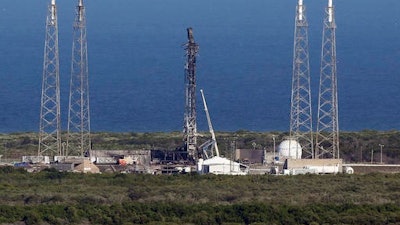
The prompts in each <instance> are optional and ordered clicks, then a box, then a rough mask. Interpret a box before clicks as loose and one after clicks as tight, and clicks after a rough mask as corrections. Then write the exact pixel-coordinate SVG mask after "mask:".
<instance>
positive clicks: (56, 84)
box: [38, 0, 61, 156]
mask: <svg viewBox="0 0 400 225" xmlns="http://www.w3.org/2000/svg"><path fill="white" fill-rule="evenodd" d="M57 154H61V125H60V79H59V52H58V24H57V6H56V1H55V0H52V1H51V3H50V4H49V7H48V14H47V19H46V39H45V47H44V62H43V82H42V97H41V110H40V127H39V150H38V155H39V156H42V155H49V156H54V155H57Z"/></svg>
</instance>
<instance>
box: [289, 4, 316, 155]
mask: <svg viewBox="0 0 400 225" xmlns="http://www.w3.org/2000/svg"><path fill="white" fill-rule="evenodd" d="M290 108H291V109H290V139H294V140H297V141H298V142H299V143H300V144H301V146H302V147H303V151H304V154H303V155H304V156H305V158H314V141H313V128H312V127H313V126H312V111H311V87H310V62H309V51H308V23H307V19H306V7H305V5H304V4H303V0H299V1H298V5H297V8H296V18H295V31H294V50H293V77H292V96H291V107H290Z"/></svg>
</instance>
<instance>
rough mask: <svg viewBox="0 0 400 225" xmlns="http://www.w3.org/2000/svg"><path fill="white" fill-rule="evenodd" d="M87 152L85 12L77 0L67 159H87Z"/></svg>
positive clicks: (87, 111) (88, 132)
mask: <svg viewBox="0 0 400 225" xmlns="http://www.w3.org/2000/svg"><path fill="white" fill-rule="evenodd" d="M90 150H91V140H90V111H89V73H88V56H87V39H86V13H85V7H84V5H83V0H78V6H77V7H76V17H75V22H74V25H73V44H72V63H71V81H70V95H69V110H68V139H67V156H70V155H71V156H89V155H90Z"/></svg>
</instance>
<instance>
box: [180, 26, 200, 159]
mask: <svg viewBox="0 0 400 225" xmlns="http://www.w3.org/2000/svg"><path fill="white" fill-rule="evenodd" d="M187 35H188V42H187V43H186V44H185V50H186V57H187V61H186V64H185V85H186V87H185V89H186V93H185V94H186V103H185V114H184V129H183V133H184V143H185V149H186V151H188V153H189V156H190V157H192V158H193V159H196V158H197V154H198V153H197V125H196V56H197V53H198V51H199V45H198V44H197V43H196V42H195V41H194V37H193V31H192V28H187Z"/></svg>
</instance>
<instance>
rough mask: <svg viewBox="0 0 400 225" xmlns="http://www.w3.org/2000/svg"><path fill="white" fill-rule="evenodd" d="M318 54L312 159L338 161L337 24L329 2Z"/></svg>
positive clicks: (331, 3)
mask: <svg viewBox="0 0 400 225" xmlns="http://www.w3.org/2000/svg"><path fill="white" fill-rule="evenodd" d="M321 52H322V53H321V73H320V83H319V98H318V121H317V136H316V141H315V142H316V152H315V157H316V158H339V122H338V97H337V96H338V94H337V76H336V24H335V15H334V7H333V2H332V0H328V7H327V8H326V17H325V20H324V28H323V33H322V51H321ZM322 147H323V148H322Z"/></svg>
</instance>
